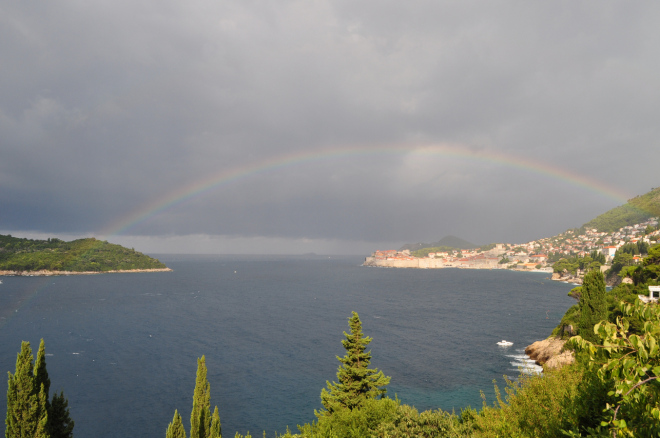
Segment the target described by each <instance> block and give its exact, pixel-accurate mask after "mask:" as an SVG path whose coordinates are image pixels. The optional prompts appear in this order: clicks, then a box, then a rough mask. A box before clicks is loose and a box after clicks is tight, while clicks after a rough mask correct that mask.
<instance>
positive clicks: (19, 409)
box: [5, 341, 48, 438]
mask: <svg viewBox="0 0 660 438" xmlns="http://www.w3.org/2000/svg"><path fill="white" fill-rule="evenodd" d="M32 360H33V356H32V349H31V348H30V343H29V342H25V341H23V342H22V343H21V351H20V353H18V356H17V358H16V372H15V373H14V374H11V373H8V375H9V381H8V382H7V385H8V389H7V417H6V419H5V424H6V429H5V437H6V438H23V437H33V436H41V435H44V434H45V432H46V431H45V429H47V427H46V425H47V422H48V411H47V410H46V399H47V396H46V394H45V388H44V385H43V384H39V385H38V386H37V384H36V380H35V378H34V369H33V363H32ZM45 436H47V434H46V435H45Z"/></svg>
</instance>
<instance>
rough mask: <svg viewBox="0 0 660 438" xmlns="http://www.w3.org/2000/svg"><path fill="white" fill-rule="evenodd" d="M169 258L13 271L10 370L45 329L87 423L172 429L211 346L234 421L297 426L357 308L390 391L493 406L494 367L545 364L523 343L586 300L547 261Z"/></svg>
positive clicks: (144, 433)
mask: <svg viewBox="0 0 660 438" xmlns="http://www.w3.org/2000/svg"><path fill="white" fill-rule="evenodd" d="M159 258H160V259H161V260H162V261H163V262H165V263H166V264H167V265H168V266H169V267H171V268H172V269H173V270H174V271H173V272H166V273H130V274H103V275H94V276H61V277H4V278H3V284H1V285H0V349H1V350H0V351H1V352H2V354H1V355H0V371H3V372H4V371H11V372H12V373H13V372H14V369H15V360H16V354H17V353H18V351H19V350H20V345H21V341H22V340H26V341H30V343H31V344H32V347H33V350H34V351H35V353H36V349H37V347H38V345H39V340H40V338H44V340H45V342H46V352H47V354H48V356H47V359H46V360H47V366H48V372H49V374H50V379H51V393H52V392H54V391H60V390H63V391H64V393H65V396H66V397H67V398H68V400H69V406H70V411H71V416H72V418H73V419H74V420H75V423H76V425H75V429H74V433H75V435H76V436H78V437H86V436H98V437H163V436H164V435H165V430H166V428H167V424H168V423H169V422H170V421H171V420H172V416H173V414H174V410H175V409H178V410H179V412H180V413H181V415H182V417H183V419H184V424H185V425H186V428H188V427H189V418H190V410H191V407H192V394H193V389H194V386H195V373H196V369H197V358H199V357H201V356H202V355H205V357H206V364H207V367H208V380H209V382H210V384H211V405H212V408H213V406H215V405H217V406H218V408H219V411H220V418H221V422H222V430H223V432H224V433H225V434H228V435H229V436H233V434H234V432H236V431H239V432H241V433H246V432H247V431H250V432H251V433H252V434H253V435H255V434H257V435H260V434H261V432H262V431H266V433H267V436H274V433H275V431H277V432H279V433H282V432H284V431H285V430H286V427H287V426H290V427H291V428H292V430H294V431H295V426H296V425H297V424H302V423H305V422H310V421H312V420H314V419H315V417H314V409H320V408H321V403H320V398H319V395H320V392H321V389H322V388H323V387H325V386H326V381H333V380H336V372H337V367H338V365H339V362H338V361H337V359H336V356H343V355H344V350H343V348H342V346H341V342H340V341H341V340H342V339H343V332H344V331H348V330H349V329H348V324H347V320H348V317H349V316H350V315H351V312H352V311H356V312H358V313H359V315H360V319H361V321H362V324H363V331H364V333H365V334H366V335H367V336H371V337H372V338H373V341H372V342H371V344H370V345H369V348H370V349H371V351H372V354H373V357H372V362H371V364H372V366H373V367H377V368H378V369H381V370H383V372H384V373H385V374H386V375H388V376H391V378H392V380H391V384H390V385H389V387H388V388H389V390H388V395H390V396H392V397H394V395H395V394H396V395H397V396H398V397H399V399H400V400H401V401H402V402H403V403H406V404H411V405H414V406H415V407H417V408H418V409H419V410H425V409H438V408H441V409H444V410H448V411H451V410H455V411H456V412H457V413H458V412H460V410H461V409H462V408H465V407H467V406H472V407H475V408H480V407H481V405H482V399H481V396H480V391H484V393H485V394H486V397H487V401H488V402H489V403H492V402H493V384H492V381H493V379H498V380H499V382H500V384H502V383H503V382H502V377H503V376H504V375H506V376H509V377H512V378H515V377H516V376H518V375H519V374H520V372H521V371H522V372H527V373H533V372H538V367H534V366H533V365H532V366H530V364H529V362H528V361H527V360H526V356H525V355H524V351H523V350H524V348H525V346H527V345H529V344H531V343H532V342H534V341H537V340H540V339H544V338H545V337H547V336H548V335H549V334H550V332H551V331H552V329H553V328H554V327H555V326H556V325H557V323H558V322H559V320H560V319H561V317H562V315H563V314H564V312H565V311H566V310H567V309H568V307H570V306H571V305H572V304H574V301H573V300H572V299H571V298H569V297H567V293H568V291H569V290H570V289H571V287H572V286H571V285H568V284H564V283H559V282H553V281H550V280H549V279H548V278H547V276H548V275H547V274H541V273H519V272H509V271H499V270H496V271H487V270H460V269H433V270H431V269H430V270H416V269H383V268H369V267H363V266H361V262H362V258H360V257H335V256H333V257H328V256H324V257H321V256H310V257H292V256H291V257H287V256H179V255H169V256H168V255H163V256H159ZM502 339H506V340H508V341H512V342H513V343H514V344H513V345H512V346H510V347H500V346H498V345H496V343H497V342H498V341H500V340H502ZM6 388H7V384H6V380H5V379H2V383H1V384H0V391H1V392H2V394H3V396H0V412H3V413H4V412H5V411H6V398H5V397H4V394H5V393H6Z"/></svg>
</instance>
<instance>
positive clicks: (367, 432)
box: [281, 397, 470, 438]
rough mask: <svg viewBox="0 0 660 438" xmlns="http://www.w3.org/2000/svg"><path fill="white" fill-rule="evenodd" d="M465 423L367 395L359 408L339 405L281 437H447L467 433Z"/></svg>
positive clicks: (395, 401)
mask: <svg viewBox="0 0 660 438" xmlns="http://www.w3.org/2000/svg"><path fill="white" fill-rule="evenodd" d="M469 428H470V426H469V423H466V422H462V421H461V420H460V419H459V417H458V416H457V415H454V414H450V413H448V412H444V411H442V410H437V411H424V412H422V413H419V412H418V411H417V409H415V408H414V407H411V406H407V405H402V404H401V402H400V401H399V400H398V399H397V400H392V399H390V398H387V397H385V398H382V399H368V400H365V402H364V403H363V404H362V406H361V407H360V408H359V409H352V410H351V409H347V408H343V409H339V410H337V411H335V413H334V414H333V415H331V416H323V417H319V419H318V422H313V423H311V424H305V425H303V426H298V430H299V433H298V434H296V435H293V434H292V433H291V432H290V431H287V433H286V434H285V435H282V436H281V437H282V438H292V437H301V438H302V437H304V438H321V437H324V438H325V437H327V438H335V437H336V438H339V437H341V438H363V437H383V438H385V437H387V438H407V437H447V438H459V437H466V436H469Z"/></svg>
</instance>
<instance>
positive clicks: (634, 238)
mask: <svg viewBox="0 0 660 438" xmlns="http://www.w3.org/2000/svg"><path fill="white" fill-rule="evenodd" d="M659 217H660V188H655V189H652V190H651V191H650V192H648V193H646V194H644V195H641V196H637V197H635V198H633V199H630V200H629V201H628V202H627V203H626V204H625V205H622V206H619V207H616V208H613V209H612V210H609V211H608V212H606V213H603V214H601V215H599V216H598V217H596V218H595V219H593V220H591V221H589V222H587V223H586V224H584V225H583V226H582V227H580V228H576V229H571V230H567V231H566V232H564V233H562V234H559V235H557V236H554V237H547V238H543V239H539V240H533V241H531V242H524V243H497V244H495V243H492V244H488V245H484V246H481V247H477V246H476V245H474V244H471V243H470V242H467V241H465V240H462V239H459V238H457V237H453V236H448V237H445V238H443V239H441V240H440V241H438V242H435V243H432V244H420V243H417V244H406V245H404V246H403V247H401V248H400V249H398V250H385V251H380V250H379V251H375V252H373V253H372V254H371V256H369V257H366V259H365V262H364V265H365V266H376V267H392V268H421V269H429V268H430V269H433V268H467V269H512V270H523V271H542V272H548V273H552V278H553V279H554V280H562V281H570V282H574V283H581V281H582V277H583V274H584V272H586V271H587V270H589V269H593V268H599V269H601V271H602V272H605V273H606V275H607V276H608V284H617V283H619V282H621V281H626V277H627V272H629V271H630V269H629V267H630V268H631V267H634V266H635V265H637V264H638V263H640V261H641V259H642V256H644V255H645V254H646V253H647V252H648V249H649V247H650V246H651V245H653V244H655V243H657V242H658V241H659V240H660V229H659V227H658V218H659Z"/></svg>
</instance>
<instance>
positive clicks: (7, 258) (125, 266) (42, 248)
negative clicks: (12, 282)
mask: <svg viewBox="0 0 660 438" xmlns="http://www.w3.org/2000/svg"><path fill="white" fill-rule="evenodd" d="M166 268H167V266H165V265H164V264H163V263H161V262H160V261H159V260H157V259H154V258H151V257H149V256H147V255H145V254H142V253H141V252H138V251H135V250H134V249H128V248H124V247H123V246H121V245H115V244H112V243H108V242H106V241H101V240H97V239H95V238H93V237H91V238H87V239H78V240H73V241H71V242H65V241H63V240H60V239H48V240H33V239H25V238H18V237H12V236H11V235H2V234H0V270H5V271H38V270H47V271H71V272H107V271H119V270H138V269H166Z"/></svg>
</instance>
